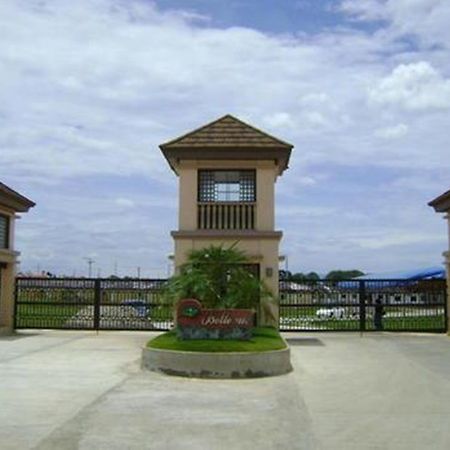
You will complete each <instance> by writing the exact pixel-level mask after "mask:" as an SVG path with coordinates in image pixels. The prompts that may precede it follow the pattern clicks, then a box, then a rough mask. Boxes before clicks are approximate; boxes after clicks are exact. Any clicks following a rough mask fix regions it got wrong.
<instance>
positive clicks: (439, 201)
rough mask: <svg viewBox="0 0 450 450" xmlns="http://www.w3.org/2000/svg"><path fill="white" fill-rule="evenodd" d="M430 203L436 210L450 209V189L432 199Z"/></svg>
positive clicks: (444, 210)
mask: <svg viewBox="0 0 450 450" xmlns="http://www.w3.org/2000/svg"><path fill="white" fill-rule="evenodd" d="M428 205H429V206H432V207H433V208H434V210H435V211H436V212H446V211H450V190H448V191H447V192H444V193H443V194H441V195H439V197H436V198H435V199H434V200H431V202H429V203H428Z"/></svg>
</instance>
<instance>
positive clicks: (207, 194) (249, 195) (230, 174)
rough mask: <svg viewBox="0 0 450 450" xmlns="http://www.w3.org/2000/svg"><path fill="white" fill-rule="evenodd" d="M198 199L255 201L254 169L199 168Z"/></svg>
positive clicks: (210, 200)
mask: <svg viewBox="0 0 450 450" xmlns="http://www.w3.org/2000/svg"><path fill="white" fill-rule="evenodd" d="M198 180H199V181H198V201H200V202H239V203H242V202H254V201H255V200H256V176H255V171H254V170H199V173H198Z"/></svg>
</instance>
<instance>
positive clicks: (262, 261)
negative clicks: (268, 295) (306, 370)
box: [174, 236, 280, 326]
mask: <svg viewBox="0 0 450 450" xmlns="http://www.w3.org/2000/svg"><path fill="white" fill-rule="evenodd" d="M174 240H175V267H180V266H181V265H182V264H183V263H185V262H186V257H187V255H188V254H189V252H190V251H191V250H199V249H202V248H205V247H208V246H210V245H224V246H225V247H230V246H231V245H235V244H236V243H237V247H238V248H239V249H240V250H242V251H243V252H245V254H246V255H247V256H248V257H249V260H250V262H251V263H254V264H259V270H260V276H261V279H262V280H263V281H264V283H265V284H266V286H267V287H268V288H269V289H270V291H271V292H272V293H273V295H274V299H275V301H274V302H272V303H273V304H272V303H271V304H263V305H262V307H261V310H260V311H259V315H258V316H259V321H260V324H261V325H271V326H277V325H278V314H279V312H278V247H279V242H280V240H279V239H268V238H265V239H245V238H242V237H241V236H239V237H234V238H233V237H230V238H223V237H214V238H199V239H195V238H175V239H174ZM270 272H271V275H270Z"/></svg>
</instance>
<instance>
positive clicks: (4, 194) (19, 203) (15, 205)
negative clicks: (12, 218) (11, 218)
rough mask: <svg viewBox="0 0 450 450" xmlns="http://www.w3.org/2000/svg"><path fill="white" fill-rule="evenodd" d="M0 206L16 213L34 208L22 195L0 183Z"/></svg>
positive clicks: (32, 203) (33, 204)
mask: <svg viewBox="0 0 450 450" xmlns="http://www.w3.org/2000/svg"><path fill="white" fill-rule="evenodd" d="M0 204H1V205H4V206H6V207H8V208H11V209H13V210H14V211H17V212H26V211H28V210H29V209H30V208H32V207H33V206H35V203H34V202H33V201H31V200H30V199H28V198H27V197H25V196H23V195H22V194H19V193H18V192H16V191H15V190H13V189H11V188H10V187H9V186H6V184H3V183H2V182H0Z"/></svg>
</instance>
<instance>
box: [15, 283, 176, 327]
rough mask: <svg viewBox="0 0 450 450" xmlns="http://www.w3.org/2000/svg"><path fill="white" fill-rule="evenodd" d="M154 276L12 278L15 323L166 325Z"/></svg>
mask: <svg viewBox="0 0 450 450" xmlns="http://www.w3.org/2000/svg"><path fill="white" fill-rule="evenodd" d="M165 282H166V280H159V279H145V280H144V279H129V280H121V279H87V278H17V280H16V301H15V327H16V328H66V329H86V330H167V329H169V328H170V327H171V326H172V314H173V312H172V311H173V309H172V307H171V305H170V304H168V303H165V302H164V299H163V296H162V287H163V285H164V283H165Z"/></svg>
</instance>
